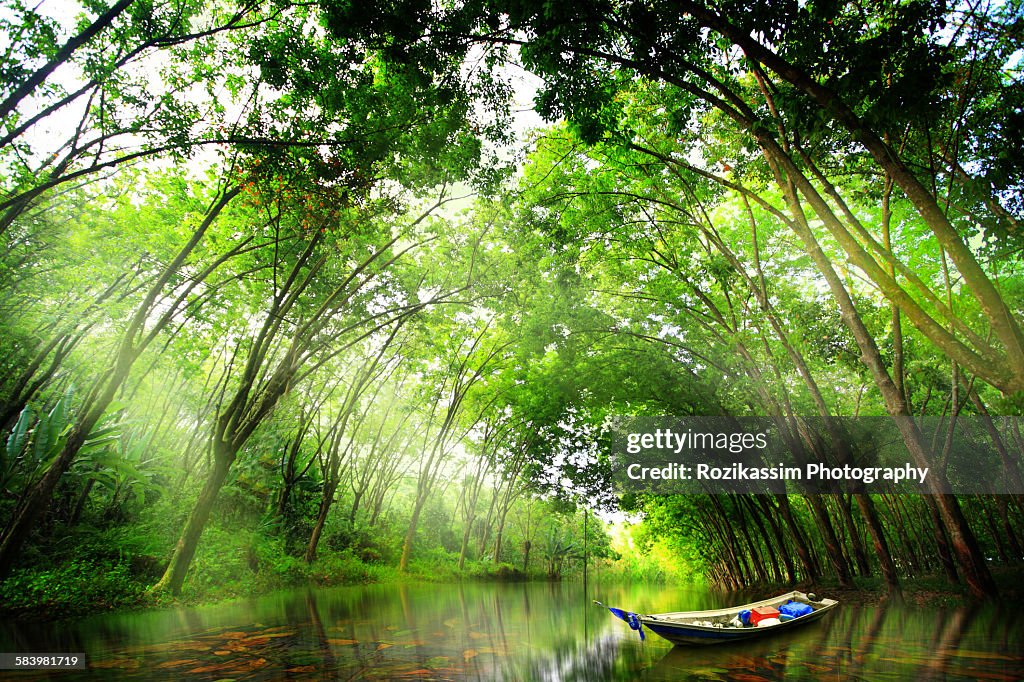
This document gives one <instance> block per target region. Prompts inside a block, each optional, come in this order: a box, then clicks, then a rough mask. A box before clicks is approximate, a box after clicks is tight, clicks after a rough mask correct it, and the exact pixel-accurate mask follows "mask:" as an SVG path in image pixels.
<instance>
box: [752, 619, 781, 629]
mask: <svg viewBox="0 0 1024 682" xmlns="http://www.w3.org/2000/svg"><path fill="white" fill-rule="evenodd" d="M780 622H781V621H779V619H778V618H765V619H764V620H760V621H758V623H757V627H759V628H763V627H765V626H766V625H778V624H779V623H780Z"/></svg>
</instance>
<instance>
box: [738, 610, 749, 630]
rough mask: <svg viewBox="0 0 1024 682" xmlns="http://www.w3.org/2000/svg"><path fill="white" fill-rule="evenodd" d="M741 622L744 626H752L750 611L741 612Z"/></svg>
mask: <svg viewBox="0 0 1024 682" xmlns="http://www.w3.org/2000/svg"><path fill="white" fill-rule="evenodd" d="M740 622H741V623H743V625H744V626H749V625H750V609H743V610H742V611H740Z"/></svg>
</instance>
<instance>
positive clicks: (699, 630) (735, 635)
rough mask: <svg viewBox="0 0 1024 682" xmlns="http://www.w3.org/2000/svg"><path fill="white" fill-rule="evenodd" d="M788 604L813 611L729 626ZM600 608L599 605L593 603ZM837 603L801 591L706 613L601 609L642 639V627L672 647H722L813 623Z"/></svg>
mask: <svg viewBox="0 0 1024 682" xmlns="http://www.w3.org/2000/svg"><path fill="white" fill-rule="evenodd" d="M789 601H797V602H802V603H804V604H808V605H810V606H811V608H813V609H814V611H812V612H811V613H808V614H807V615H804V616H800V617H798V618H794V619H792V620H786V621H782V622H779V623H775V624H773V625H760V626H748V627H734V626H731V625H730V624H729V623H730V621H732V620H733V619H734V618H736V617H738V616H739V613H740V611H744V610H751V609H754V608H757V607H761V606H770V607H774V608H776V609H777V608H779V607H780V606H782V605H783V604H785V603H787V602H789ZM595 603H597V604H600V605H601V606H604V604H601V603H600V602H595ZM838 604H839V602H837V601H836V600H834V599H816V598H814V595H813V594H812V595H807V594H805V593H803V592H787V593H786V594H782V595H779V596H778V597H773V598H771V599H764V600H762V601H757V602H752V603H750V604H743V605H742V606H733V607H731V608H727V609H711V610H709V611H679V612H676V613H656V614H650V615H641V614H636V613H628V612H625V611H622V610H621V609H615V608H611V607H605V608H607V609H609V610H610V611H611V612H612V614H614V615H615V616H617V617H619V618H621V619H622V620H624V621H626V622H627V623H629V625H630V627H631V628H633V629H634V630H639V631H640V635H641V637H643V628H647V629H648V630H650V631H651V632H653V633H655V634H657V635H660V636H661V637H663V638H665V639H667V640H668V641H670V642H672V643H673V644H683V645H697V646H703V645H707V644H724V643H726V642H739V641H742V640H745V639H752V638H755V637H766V636H769V635H775V634H779V633H782V632H789V631H790V630H792V629H793V628H798V627H800V626H801V625H806V624H807V623H810V622H812V621H816V620H818V619H820V618H821V617H823V616H824V615H825V614H827V613H829V612H830V611H831V610H832V609H834V608H835V607H836V606H837V605H838Z"/></svg>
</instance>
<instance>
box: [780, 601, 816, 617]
mask: <svg viewBox="0 0 1024 682" xmlns="http://www.w3.org/2000/svg"><path fill="white" fill-rule="evenodd" d="M812 611H814V608H813V607H812V606H811V605H810V604H804V603H803V602H798V601H793V600H790V601H789V602H787V603H785V604H783V605H782V606H780V607H779V613H780V614H784V615H787V616H790V617H792V618H799V617H800V616H806V615H807V614H808V613H811V612H812ZM780 620H781V619H780Z"/></svg>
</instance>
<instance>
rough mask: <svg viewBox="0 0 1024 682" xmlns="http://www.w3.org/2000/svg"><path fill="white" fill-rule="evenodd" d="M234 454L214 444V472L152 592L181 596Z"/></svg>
mask: <svg viewBox="0 0 1024 682" xmlns="http://www.w3.org/2000/svg"><path fill="white" fill-rule="evenodd" d="M236 454H237V453H236V452H235V450H234V449H233V448H232V447H231V446H230V445H228V444H225V443H217V444H216V445H215V446H214V459H213V469H212V470H211V471H210V475H209V476H208V477H207V479H206V482H205V483H204V484H203V489H202V491H201V492H200V493H199V499H198V500H196V504H195V506H194V507H193V508H192V513H191V514H189V517H188V522H187V523H186V524H185V528H184V530H183V531H182V533H181V537H179V538H178V544H177V545H176V546H175V548H174V554H173V555H172V556H171V563H170V564H169V565H168V566H167V570H166V571H164V575H163V577H162V578H160V580H159V582H157V584H156V585H154V586H153V587H152V588H151V590H152V591H153V592H159V591H163V590H167V591H169V592H170V593H171V594H175V595H176V594H180V593H181V587H182V585H183V584H184V583H185V575H186V574H187V572H188V567H189V566H190V565H191V563H192V558H193V557H194V556H195V553H196V548H197V547H198V546H199V538H200V536H202V534H203V529H204V528H206V522H207V521H209V519H210V513H211V512H212V511H213V505H214V503H215V502H216V501H217V494H218V493H220V489H221V488H222V487H224V481H226V480H227V477H228V472H229V471H230V469H231V464H232V463H233V462H234V461H235V456H236Z"/></svg>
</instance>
